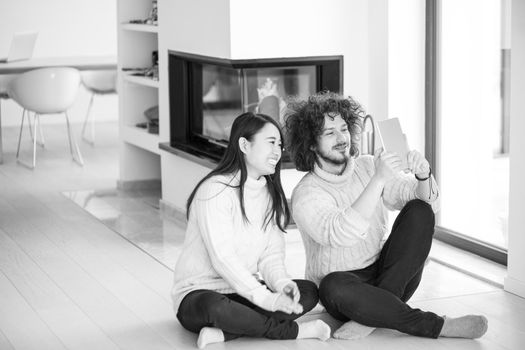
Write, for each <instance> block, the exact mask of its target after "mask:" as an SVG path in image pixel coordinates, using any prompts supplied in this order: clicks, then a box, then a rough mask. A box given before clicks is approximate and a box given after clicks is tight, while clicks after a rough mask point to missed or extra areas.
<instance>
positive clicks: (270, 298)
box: [191, 184, 278, 311]
mask: <svg viewBox="0 0 525 350" xmlns="http://www.w3.org/2000/svg"><path fill="white" fill-rule="evenodd" d="M201 189H202V190H203V191H202V192H204V193H202V194H201V195H199V196H198V198H197V197H196V198H195V199H194V201H193V203H192V208H191V210H192V211H194V212H195V214H196V215H197V222H198V225H199V230H200V232H201V235H202V239H203V241H204V245H205V246H206V249H207V251H208V254H209V257H210V261H211V263H212V265H213V268H214V269H215V270H216V271H217V273H218V274H219V275H220V276H221V277H222V278H224V280H225V281H226V282H227V283H228V284H229V285H230V286H231V287H232V288H233V289H234V290H235V291H236V292H237V293H238V294H239V295H241V296H242V297H244V298H246V299H248V300H250V301H251V302H252V303H254V304H255V305H257V306H259V307H261V308H263V309H265V310H269V311H274V304H275V301H276V299H277V296H278V295H277V294H275V293H272V292H270V291H269V290H268V289H267V288H266V286H264V285H262V284H261V283H259V281H257V279H256V278H255V277H254V276H253V275H252V274H251V273H250V271H249V270H248V269H247V268H246V267H245V266H244V263H243V262H242V260H240V259H239V257H238V255H237V254H236V252H235V249H234V246H235V245H234V239H235V238H234V230H235V228H234V225H233V222H232V219H231V217H232V214H233V212H234V210H233V209H234V202H233V201H234V200H236V199H237V198H234V197H233V196H232V195H231V194H232V192H231V191H225V190H224V185H222V184H204V185H203V186H202V187H201ZM237 200H238V199H237ZM237 215H240V213H237Z"/></svg>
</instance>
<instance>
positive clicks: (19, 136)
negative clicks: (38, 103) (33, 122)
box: [16, 109, 29, 160]
mask: <svg viewBox="0 0 525 350" xmlns="http://www.w3.org/2000/svg"><path fill="white" fill-rule="evenodd" d="M25 116H26V110H25V109H24V110H23V111H22V123H21V124H20V133H19V134H18V147H17V148H16V159H17V160H18V154H19V153H20V141H22V131H23V130H24V119H25ZM28 118H29V117H28Z"/></svg>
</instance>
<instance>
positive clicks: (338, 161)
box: [315, 150, 350, 165]
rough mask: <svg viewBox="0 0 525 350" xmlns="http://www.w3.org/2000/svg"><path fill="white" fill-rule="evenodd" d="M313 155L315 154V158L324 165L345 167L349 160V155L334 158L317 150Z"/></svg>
mask: <svg viewBox="0 0 525 350" xmlns="http://www.w3.org/2000/svg"><path fill="white" fill-rule="evenodd" d="M315 153H317V156H318V157H319V158H321V159H322V160H324V161H325V162H326V163H331V164H334V165H346V164H347V163H348V160H349V159H350V155H349V154H347V153H344V154H341V156H342V157H334V156H333V155H331V154H329V153H326V152H321V151H319V150H317V151H316V152H315Z"/></svg>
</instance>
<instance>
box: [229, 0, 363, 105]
mask: <svg viewBox="0 0 525 350" xmlns="http://www.w3.org/2000/svg"><path fill="white" fill-rule="evenodd" d="M230 11H231V16H230V17H231V57H232V58H236V59H237V58H261V57H294V56H317V55H344V93H345V94H347V95H351V96H353V97H355V98H356V99H357V100H358V101H359V102H361V103H362V104H363V105H364V106H368V104H369V90H368V86H369V79H368V71H369V66H370V55H369V52H368V43H369V38H368V36H369V34H368V30H369V26H368V1H365V0H325V1H322V2H321V1H318V0H288V1H280V0H266V1H264V2H261V1H246V0H231V4H230Z"/></svg>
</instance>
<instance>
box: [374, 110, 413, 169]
mask: <svg viewBox="0 0 525 350" xmlns="http://www.w3.org/2000/svg"><path fill="white" fill-rule="evenodd" d="M376 124H377V132H378V134H379V139H380V140H381V144H382V145H383V149H384V150H385V151H386V152H389V153H396V154H397V155H398V156H399V157H400V158H401V161H402V162H403V163H402V169H403V170H404V169H407V168H408V152H409V148H408V142H407V139H406V136H405V134H403V131H402V130H401V124H400V123H399V119H398V118H390V119H385V120H381V121H378V122H377V123H376Z"/></svg>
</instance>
